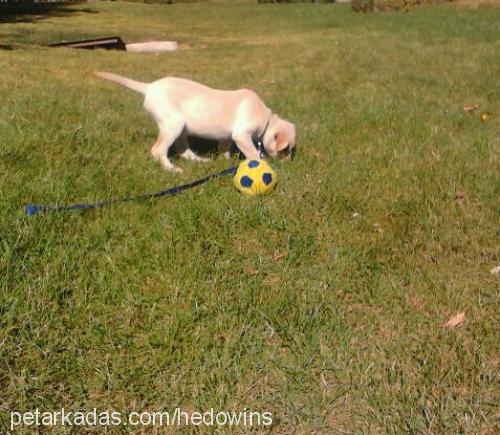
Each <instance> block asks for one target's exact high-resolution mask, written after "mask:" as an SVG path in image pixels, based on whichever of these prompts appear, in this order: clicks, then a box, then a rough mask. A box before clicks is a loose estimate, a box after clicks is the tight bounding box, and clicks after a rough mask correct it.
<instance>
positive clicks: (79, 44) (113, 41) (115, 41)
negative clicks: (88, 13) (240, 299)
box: [50, 36, 127, 50]
mask: <svg viewBox="0 0 500 435" xmlns="http://www.w3.org/2000/svg"><path fill="white" fill-rule="evenodd" d="M50 47H69V48H84V49H86V50H94V49H95V48H104V49H106V50H126V49H127V48H126V46H125V43H124V42H123V40H122V38H120V37H119V36H109V37H106V38H97V39H85V40H81V41H71V42H55V43H53V44H50Z"/></svg>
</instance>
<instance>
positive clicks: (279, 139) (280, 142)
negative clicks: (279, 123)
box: [274, 131, 288, 151]
mask: <svg viewBox="0 0 500 435" xmlns="http://www.w3.org/2000/svg"><path fill="white" fill-rule="evenodd" d="M274 140H275V141H276V151H283V150H284V149H285V148H286V147H287V146H288V140H287V137H286V134H284V133H283V132H282V131H278V132H276V133H275V135H274Z"/></svg>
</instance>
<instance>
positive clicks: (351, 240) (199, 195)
mask: <svg viewBox="0 0 500 435" xmlns="http://www.w3.org/2000/svg"><path fill="white" fill-rule="evenodd" d="M85 9H87V11H85ZM71 11H72V12H71V13H56V14H55V15H53V16H48V17H31V18H30V22H16V23H2V24H0V38H1V39H0V43H1V44H6V45H11V46H12V47H13V48H14V49H13V50H11V51H6V50H0V71H1V79H0V103H1V104H0V343H1V346H0V415H1V419H0V422H1V423H0V426H1V425H2V424H3V425H4V426H7V425H8V422H9V414H8V412H9V410H21V411H24V410H30V409H34V408H37V407H38V408H39V409H43V410H56V409H60V408H61V407H63V406H64V407H65V408H66V409H86V410H91V409H92V408H94V407H96V408H98V409H99V410H104V409H117V410H123V411H126V410H138V411H142V410H147V409H153V410H158V409H172V408H174V407H175V406H181V407H183V408H184V409H186V410H195V409H198V410H202V411H203V410H207V409H209V408H210V407H214V408H217V409H227V410H242V409H244V408H245V407H246V408H249V409H252V410H259V411H271V412H273V414H274V424H273V427H272V429H271V433H280V434H281V433H283V434H288V433H304V434H306V433H347V432H352V433H402V432H407V433H415V434H416V433H424V434H431V433H484V434H486V433H495V432H497V431H498V430H499V420H498V416H499V414H498V412H499V411H498V410H499V389H498V388H499V387H498V372H499V367H498V364H499V357H498V330H499V318H498V312H499V311H498V309H499V308H498V301H499V287H498V283H499V282H498V278H495V277H493V276H492V275H491V274H490V269H492V268H493V267H494V266H496V265H498V264H499V263H500V256H499V243H498V240H499V230H498V228H499V226H498V225H499V211H500V209H499V202H498V200H499V194H500V182H499V175H498V174H499V172H498V170H499V153H500V139H499V138H500V130H499V128H498V126H499V114H500V89H499V87H498V77H500V66H499V65H500V55H499V53H500V43H499V40H500V26H499V24H498V23H499V21H500V11H499V10H498V9H478V10H474V11H472V10H460V9H455V8H452V7H435V8H426V7H421V8H417V9H416V10H415V11H413V12H412V13H410V14H400V13H387V14H380V15H375V14H369V15H356V14H354V13H352V12H351V10H350V7H349V6H342V5H333V6H332V5H311V4H302V5H298V4H294V5H287V6H284V5H239V6H234V5H233V6H231V5H202V4H198V5H190V4H185V5H184V4H176V5H173V6H160V5H141V4H130V3H89V4H87V5H80V6H76V7H74V8H73V9H72V10H71ZM111 34H118V35H121V36H122V37H123V39H124V40H125V41H127V42H138V41H145V40H149V39H160V38H161V39H173V40H177V41H180V42H181V44H182V48H181V49H180V50H179V51H177V52H175V53H166V54H158V55H155V54H152V55H142V54H131V53H124V52H105V51H79V50H73V51H72V50H69V49H50V48H44V47H42V46H41V45H44V44H47V43H50V42H55V41H58V40H60V39H62V38H67V39H73V38H75V39H76V38H86V37H97V36H105V35H111ZM93 70H108V71H113V72H116V73H120V74H124V75H127V76H130V77H133V78H136V79H140V80H145V81H151V80H154V79H156V78H160V77H163V76H166V75H174V76H182V77H187V78H191V79H194V80H198V81H201V82H204V83H206V84H208V85H211V86H214V87H219V88H239V87H250V88H252V89H255V90H256V91H257V92H258V93H259V94H260V95H261V96H262V97H263V99H264V100H265V101H266V102H267V104H268V105H269V106H270V107H271V108H272V109H273V110H274V111H275V112H277V113H279V114H281V115H283V116H284V117H286V118H289V119H290V120H292V121H294V122H295V123H296V124H297V128H298V132H299V147H298V153H297V156H296V159H295V160H293V161H292V162H273V165H274V167H275V169H276V170H277V171H278V173H279V175H280V183H279V186H278V188H277V191H276V192H275V193H274V194H273V195H271V196H268V197H265V198H261V199H259V198H247V197H243V196H240V194H238V193H237V192H236V191H235V189H233V188H232V185H231V180H230V179H224V180H220V181H215V182H211V183H209V184H206V185H204V186H203V187H199V188H197V189H195V190H192V191H190V192H187V193H184V194H183V195H181V196H178V197H175V198H171V199H164V200H158V201H154V202H142V203H141V202H138V203H131V204H127V205H116V206H113V207H111V208H108V209H103V210H98V211H93V212H86V213H61V214H47V215H39V216H34V217H26V216H25V215H24V210H23V207H24V205H25V204H27V203H30V202H35V203H42V204H54V203H72V202H82V201H93V200H97V199H103V198H113V197H118V196H121V195H127V194H132V193H139V192H144V191H156V190H161V189H164V188H165V187H167V186H172V185H175V184H179V183H184V182H187V181H189V180H192V179H195V178H197V177H201V176H204V175H206V174H209V173H213V172H215V171H218V170H221V169H223V168H224V167H226V166H227V165H228V163H227V162H226V161H225V160H224V159H223V158H222V157H221V156H217V155H214V156H213V161H212V162H211V163H208V164H196V163H191V162H185V161H179V162H177V163H178V164H179V165H180V166H182V167H183V169H184V171H185V172H184V174H183V175H181V176H179V175H174V174H171V173H167V172H164V171H163V170H162V169H161V167H160V166H159V165H158V164H157V163H156V162H154V161H153V160H152V158H151V157H150V154H149V149H150V146H151V145H152V143H153V142H154V140H155V136H156V126H155V124H154V123H153V122H152V120H151V119H150V118H149V117H148V115H147V114H146V113H144V111H143V110H142V108H141V99H140V98H139V96H138V95H137V94H134V93H133V92H131V91H129V90H126V89H123V88H121V87H119V86H116V85H112V84H110V83H106V82H103V81H99V80H97V79H95V78H93V77H92V76H91V72H92V71H93ZM465 103H476V104H478V105H479V106H480V110H479V112H481V111H488V112H490V113H491V117H490V120H489V122H487V123H481V122H480V120H479V112H476V113H473V114H468V113H465V112H464V111H463V110H462V106H463V105H464V104H465ZM355 212H356V213H359V214H360V217H359V218H358V219H353V218H352V215H353V213H355ZM280 257H282V258H280ZM459 311H465V312H466V322H465V324H463V325H461V326H460V327H457V328H455V329H451V330H450V329H444V328H443V327H442V324H443V323H444V322H445V321H447V320H448V319H449V318H450V317H451V316H452V315H454V314H455V313H457V312H459ZM129 430H130V431H131V432H132V430H131V429H129ZM191 430H192V431H193V432H197V431H199V432H200V433H205V432H206V430H209V429H198V430H197V429H196V428H191ZM212 430H213V431H215V432H217V431H216V430H215V429H213V428H212ZM225 430H226V431H227V432H231V431H233V432H237V431H236V430H235V429H234V428H233V429H229V428H227V429H225ZM241 430H242V431H243V428H241ZM267 430H268V429H267ZM3 431H5V427H4V430H3ZM113 431H115V432H113ZM0 432H2V430H0ZM120 432H127V429H126V428H119V429H117V428H115V429H112V430H111V433H120ZM23 433H31V432H23ZM54 433H62V429H61V428H59V429H58V431H57V432H54ZM82 433H83V432H82ZM137 433H138V432H137ZM159 433H163V432H159Z"/></svg>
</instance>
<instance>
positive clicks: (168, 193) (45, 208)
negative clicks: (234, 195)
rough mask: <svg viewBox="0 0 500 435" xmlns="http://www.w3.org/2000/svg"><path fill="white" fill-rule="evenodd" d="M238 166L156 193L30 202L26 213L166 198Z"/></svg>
mask: <svg viewBox="0 0 500 435" xmlns="http://www.w3.org/2000/svg"><path fill="white" fill-rule="evenodd" d="M237 168H238V167H237V166H233V167H231V168H228V169H224V170H223V171H221V172H218V173H216V174H212V175H209V176H207V177H203V178H200V179H198V180H195V181H193V182H191V183H187V184H182V185H180V186H175V187H171V188H170V189H166V190H162V191H161V192H154V193H143V194H141V195H137V196H126V197H124V198H119V199H109V200H105V201H99V202H95V203H93V204H72V205H36V204H29V205H27V206H26V209H25V210H26V214H27V215H28V216H33V215H34V214H37V213H45V212H49V211H67V210H90V209H96V208H103V207H107V206H108V205H111V204H115V203H118V202H131V201H137V200H141V199H151V198H164V197H169V196H175V195H178V194H179V193H181V192H184V191H185V190H187V189H191V188H192V187H196V186H199V185H200V184H203V183H206V182H207V181H210V180H214V179H216V178H220V177H223V176H225V175H234V174H235V173H236V169H237Z"/></svg>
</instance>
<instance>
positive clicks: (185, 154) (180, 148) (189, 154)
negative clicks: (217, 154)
mask: <svg viewBox="0 0 500 435" xmlns="http://www.w3.org/2000/svg"><path fill="white" fill-rule="evenodd" d="M176 145H177V146H176V149H177V152H178V153H179V154H180V156H181V157H182V158H184V159H186V160H192V161H193V162H209V161H210V159H207V158H205V157H201V156H199V155H198V154H196V153H195V152H194V151H193V150H192V149H191V148H189V142H188V140H187V135H186V133H183V134H182V135H181V137H180V138H179V140H178V141H177V144H176Z"/></svg>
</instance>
